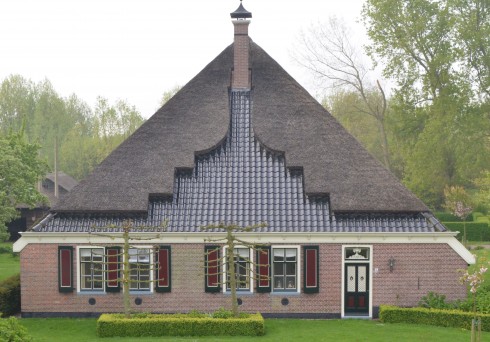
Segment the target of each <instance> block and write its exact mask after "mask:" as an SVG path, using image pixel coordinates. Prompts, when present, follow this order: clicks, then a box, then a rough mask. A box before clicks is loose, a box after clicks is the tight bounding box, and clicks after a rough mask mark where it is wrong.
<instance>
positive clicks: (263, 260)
mask: <svg viewBox="0 0 490 342" xmlns="http://www.w3.org/2000/svg"><path fill="white" fill-rule="evenodd" d="M256 260H257V264H258V265H257V275H258V278H257V292H271V248H270V247H261V248H258V249H257V258H256Z"/></svg>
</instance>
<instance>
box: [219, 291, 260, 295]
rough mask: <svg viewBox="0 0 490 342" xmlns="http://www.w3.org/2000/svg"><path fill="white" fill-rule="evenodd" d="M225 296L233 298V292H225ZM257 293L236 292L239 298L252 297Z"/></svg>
mask: <svg viewBox="0 0 490 342" xmlns="http://www.w3.org/2000/svg"><path fill="white" fill-rule="evenodd" d="M223 294H224V295H227V296H231V292H230V291H226V292H223ZM254 294H255V292H250V291H237V292H236V295H237V296H252V295H254Z"/></svg>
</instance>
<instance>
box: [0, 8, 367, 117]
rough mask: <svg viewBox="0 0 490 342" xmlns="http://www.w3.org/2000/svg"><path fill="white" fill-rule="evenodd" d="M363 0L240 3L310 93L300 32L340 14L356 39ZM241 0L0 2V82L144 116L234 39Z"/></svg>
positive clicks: (254, 32) (261, 38) (262, 39)
mask: <svg viewBox="0 0 490 342" xmlns="http://www.w3.org/2000/svg"><path fill="white" fill-rule="evenodd" d="M363 2H364V1H363V0H343V1H333V0H301V1H292V0H282V1H279V0H244V1H243V6H244V7H245V8H246V9H247V10H248V11H250V12H252V16H253V17H252V22H251V24H250V27H249V35H250V36H251V38H252V39H253V40H254V42H256V43H257V44H259V45H260V46H261V47H262V48H263V49H265V51H267V52H268V53H269V55H271V56H272V57H273V58H274V59H275V60H276V61H277V62H279V64H281V65H282V67H283V68H284V69H286V71H288V72H289V73H290V74H291V75H292V76H293V77H294V78H295V79H296V80H297V81H298V82H300V83H301V84H302V85H303V86H304V87H306V88H307V89H308V90H309V91H310V92H311V93H314V92H315V87H314V85H313V82H312V81H311V78H310V77H309V76H308V74H307V72H306V71H305V70H304V69H302V68H301V67H300V66H298V65H297V63H296V62H294V60H293V59H292V57H291V54H292V50H293V49H294V42H295V40H296V39H297V37H298V35H299V34H300V32H301V30H306V29H307V28H308V27H309V26H310V25H312V24H314V23H318V22H325V21H326V20H327V19H328V17H329V16H332V15H334V16H337V17H339V18H343V19H344V20H345V22H346V23H348V24H349V26H350V27H351V28H352V30H353V32H354V33H355V34H356V35H358V36H359V38H360V39H361V40H362V36H363V29H362V25H361V24H359V23H358V22H357V21H358V19H359V16H360V12H361V8H362V3H363ZM239 3H240V2H239V1H238V0H208V1H204V0H185V1H184V0H84V1H79V0H2V1H0V80H3V79H4V78H5V77H7V76H8V75H11V74H20V75H22V76H24V77H25V78H28V79H31V80H32V81H34V82H38V81H42V80H44V79H46V78H47V79H48V80H49V81H51V83H52V84H53V86H54V88H55V90H56V91H57V92H58V93H59V94H60V95H61V96H64V97H66V96H69V95H71V94H72V93H75V94H76V95H77V96H78V97H80V98H81V99H83V100H84V101H86V102H87V103H88V104H89V105H90V106H92V107H93V106H94V104H95V100H96V97H97V96H103V97H105V98H107V99H109V100H110V101H111V102H114V101H116V100H117V99H122V100H125V101H127V102H128V103H129V104H132V105H135V106H136V108H137V109H138V110H139V111H140V112H141V114H142V115H143V117H146V118H148V117H149V116H151V115H152V114H153V113H154V112H155V111H156V110H157V109H158V104H159V102H160V99H161V98H162V95H163V93H164V92H165V91H168V90H170V89H172V88H173V87H175V86H176V85H184V84H186V83H187V82H188V81H189V80H191V79H192V77H194V76H195V75H196V74H197V73H198V72H199V71H201V70H202V69H203V68H204V67H205V66H206V65H207V64H208V63H209V62H211V60H213V59H214V58H215V57H216V56H217V55H218V54H219V53H220V52H221V51H222V50H224V48H225V47H227V46H228V45H229V44H231V43H232V42H233V25H232V24H231V18H230V12H233V11H234V10H235V9H236V8H237V7H238V5H239Z"/></svg>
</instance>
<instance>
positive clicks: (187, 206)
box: [14, 4, 474, 317]
mask: <svg viewBox="0 0 490 342" xmlns="http://www.w3.org/2000/svg"><path fill="white" fill-rule="evenodd" d="M231 17H232V22H233V27H234V42H233V44H231V45H230V46H228V47H227V48H225V49H224V50H223V52H222V53H220V54H219V55H218V56H217V57H216V58H215V59H214V60H213V61H211V63H209V64H208V65H207V66H206V67H205V68H204V69H203V70H202V71H201V72H200V73H199V74H198V75H197V76H195V77H194V78H193V79H192V80H191V81H190V82H189V83H188V84H187V85H186V86H185V87H183V88H182V90H180V91H179V92H178V93H177V94H176V95H175V96H174V97H173V98H172V99H171V100H170V101H169V102H167V103H166V104H165V105H164V106H163V107H162V108H161V109H160V110H158V111H157V112H156V113H155V114H154V115H153V116H152V117H151V118H150V119H149V120H148V121H147V122H146V123H144V124H143V125H142V126H141V127H140V128H139V129H138V130H137V131H136V132H135V133H134V134H133V135H132V136H131V137H129V138H128V139H127V140H126V141H125V142H124V143H122V144H121V145H120V146H119V147H118V148H117V149H116V150H115V151H114V152H113V153H112V154H111V155H109V156H108V157H107V158H106V159H105V160H104V161H103V162H102V163H101V164H100V165H99V166H98V167H97V168H96V169H95V170H94V172H93V173H92V174H91V175H89V176H88V177H87V178H86V179H85V180H83V181H82V182H80V184H79V185H77V186H76V187H75V188H74V189H73V190H72V191H71V192H70V193H69V194H68V195H67V196H66V197H64V198H63V200H62V201H60V202H59V203H58V204H57V205H56V206H55V207H54V208H52V210H51V212H50V214H49V215H48V216H47V217H46V218H45V219H44V220H43V221H42V222H41V223H39V224H38V225H36V226H35V227H34V228H33V229H32V230H31V231H28V232H25V233H23V234H22V238H21V239H20V240H18V241H17V242H16V244H15V246H14V248H15V250H16V251H19V252H21V284H22V285H21V286H22V288H21V291H22V314H23V316H24V317H36V316H41V317H42V316H44V317H46V316H91V315H97V314H99V313H102V312H116V311H122V310H123V305H122V291H121V288H122V285H121V284H120V282H119V281H118V277H117V272H119V271H118V270H117V268H111V267H112V266H111V265H113V264H114V263H117V262H118V259H117V258H116V259H115V258H114V257H112V259H111V260H113V262H112V263H109V264H108V265H107V264H103V263H101V262H102V258H103V256H102V255H104V254H108V255H109V257H108V258H109V259H110V258H111V257H110V255H111V253H112V251H113V250H117V248H118V247H119V246H118V244H117V241H115V240H112V239H111V238H110V237H107V236H101V235H97V234H91V233H90V231H91V229H92V228H93V227H100V228H102V229H103V230H104V229H105V230H106V231H107V232H110V233H111V234H120V233H119V232H120V227H121V225H122V222H123V221H124V220H127V219H131V220H132V222H133V223H134V225H135V226H142V227H158V226H160V225H161V224H162V222H166V224H167V226H166V229H165V231H164V232H162V233H161V235H160V236H159V237H158V238H153V239H151V240H148V241H141V242H137V243H134V244H133V245H132V247H131V249H130V257H129V259H130V260H129V264H130V265H131V263H134V262H135V260H139V261H143V262H147V263H148V267H135V268H131V271H132V273H131V276H132V281H131V282H130V284H129V286H130V290H131V301H132V304H133V307H134V308H136V309H137V310H139V311H144V312H168V313H170V312H187V311H190V310H193V309H197V310H201V311H212V310H215V309H218V308H219V307H227V306H228V303H229V300H230V293H229V292H230V291H229V290H230V289H229V288H228V286H226V281H222V279H223V280H224V279H226V274H224V275H218V274H215V273H216V272H208V273H206V272H204V266H208V267H207V269H211V268H212V269H216V270H217V269H220V270H222V271H223V272H224V273H226V270H227V267H226V265H218V264H216V262H215V261H214V259H210V258H209V256H210V255H214V256H218V255H224V253H226V251H225V248H224V246H223V245H219V244H216V243H214V244H213V243H209V242H207V241H208V240H209V239H213V238H217V237H223V236H224V232H223V231H220V230H219V229H215V230H213V231H201V230H200V227H202V226H206V225H213V224H218V223H220V222H223V223H225V224H237V225H241V226H247V225H253V224H258V223H261V222H265V223H266V224H267V226H266V227H261V228H259V229H257V230H255V231H251V232H243V233H239V234H238V236H239V237H240V238H241V239H243V240H246V241H253V242H257V243H261V244H264V245H265V247H264V253H260V254H256V253H254V252H252V251H251V250H249V249H247V248H237V250H236V252H237V254H238V255H240V258H239V259H238V260H237V263H240V262H241V263H247V262H249V260H252V261H256V262H258V263H260V264H261V266H260V267H257V268H256V269H254V270H252V271H246V272H245V273H244V274H241V275H240V276H241V277H243V278H242V279H247V281H245V282H244V283H240V286H239V288H238V293H239V295H238V297H239V298H238V302H239V304H240V309H241V310H242V311H245V312H257V311H259V312H261V313H263V314H264V315H266V316H275V317H354V316H361V317H376V316H377V311H378V307H379V305H380V304H397V305H401V306H414V305H416V304H417V302H418V301H419V299H420V298H421V297H422V296H424V295H426V294H427V293H428V292H429V291H435V292H438V293H442V294H445V295H446V296H447V298H448V299H449V300H454V299H457V298H464V297H465V295H466V289H465V287H464V286H462V285H460V284H459V282H458V273H457V270H458V269H463V268H465V267H466V266H467V265H468V264H471V263H473V262H474V259H473V257H472V255H471V254H470V253H469V252H468V251H467V250H466V249H465V248H464V247H463V246H462V245H461V244H460V243H459V242H458V241H457V240H456V238H455V234H454V233H452V232H448V231H447V230H446V229H445V227H444V226H443V225H442V224H441V223H439V222H438V221H437V219H436V218H435V217H434V216H433V215H432V214H431V212H430V211H429V209H428V208H427V207H426V206H425V205H424V204H423V203H422V202H421V201H420V200H419V199H418V198H416V197H415V196H414V195H413V194H412V193H411V192H410V191H409V190H407V189H406V188H405V187H404V186H403V185H402V184H401V183H400V182H399V181H398V180H397V179H396V178H395V177H394V176H393V175H392V174H391V173H390V172H389V171H387V170H386V169H385V168H384V167H383V166H381V164H380V163H379V162H378V161H376V160H375V159H374V158H373V157H372V156H371V155H370V154H369V153H368V152H366V151H365V150H364V149H363V148H362V147H361V145H360V144H359V143H358V142H357V141H356V140H355V139H354V138H353V137H352V136H351V135H349V134H348V133H347V132H346V131H345V130H344V129H343V128H342V126H341V125H340V124H339V123H338V122H337V121H336V120H335V119H334V118H333V117H332V116H331V115H330V113H328V112H327V111H326V110H325V109H324V108H323V107H322V106H321V105H320V104H319V103H318V102H317V101H316V100H315V99H313V98H312V97H311V96H310V95H309V94H308V93H307V92H306V91H305V89H303V88H302V87H301V86H300V85H299V84H298V83H297V82H296V81H295V80H294V79H293V78H292V77H291V76H290V75H289V74H288V73H287V72H286V71H285V70H284V69H282V68H281V66H279V65H278V64H277V63H276V62H275V61H274V59H272V58H271V57H270V56H269V55H268V54H267V53H266V52H265V51H264V50H263V49H262V48H261V47H259V46H258V45H257V44H255V43H254V42H253V41H252V40H251V39H250V37H249V36H248V27H249V24H250V21H251V20H250V18H251V13H250V12H248V11H246V10H245V9H244V8H243V6H242V5H241V4H240V7H239V8H238V9H237V10H236V11H235V12H233V13H231ZM135 234H136V233H135ZM138 235H140V236H148V237H149V238H150V237H151V236H153V237H154V235H155V234H153V233H152V231H151V229H149V228H148V229H146V231H145V229H143V232H139V233H138ZM156 247H158V248H156ZM205 251H208V252H209V251H211V253H209V254H208V255H207V257H206V258H205V257H204V255H205ZM112 255H115V254H112ZM205 259H206V261H205ZM109 261H110V260H109ZM119 261H120V260H119ZM206 263H207V264H206ZM151 265H156V266H157V267H156V271H152V270H151V267H150V266H151ZM104 268H105V269H104ZM107 268H109V270H108V269H107ZM251 273H256V274H260V275H263V276H266V277H262V278H261V279H259V280H256V279H255V278H254V277H252V276H251V275H252V274H251ZM221 277H223V278H222V279H220V278H221ZM151 280H158V281H156V282H154V283H153V282H150V281H151Z"/></svg>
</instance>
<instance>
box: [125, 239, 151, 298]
mask: <svg viewBox="0 0 490 342" xmlns="http://www.w3.org/2000/svg"><path fill="white" fill-rule="evenodd" d="M129 269H130V286H129V289H130V290H140V291H149V290H150V274H151V267H150V249H149V248H130V249H129Z"/></svg>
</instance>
